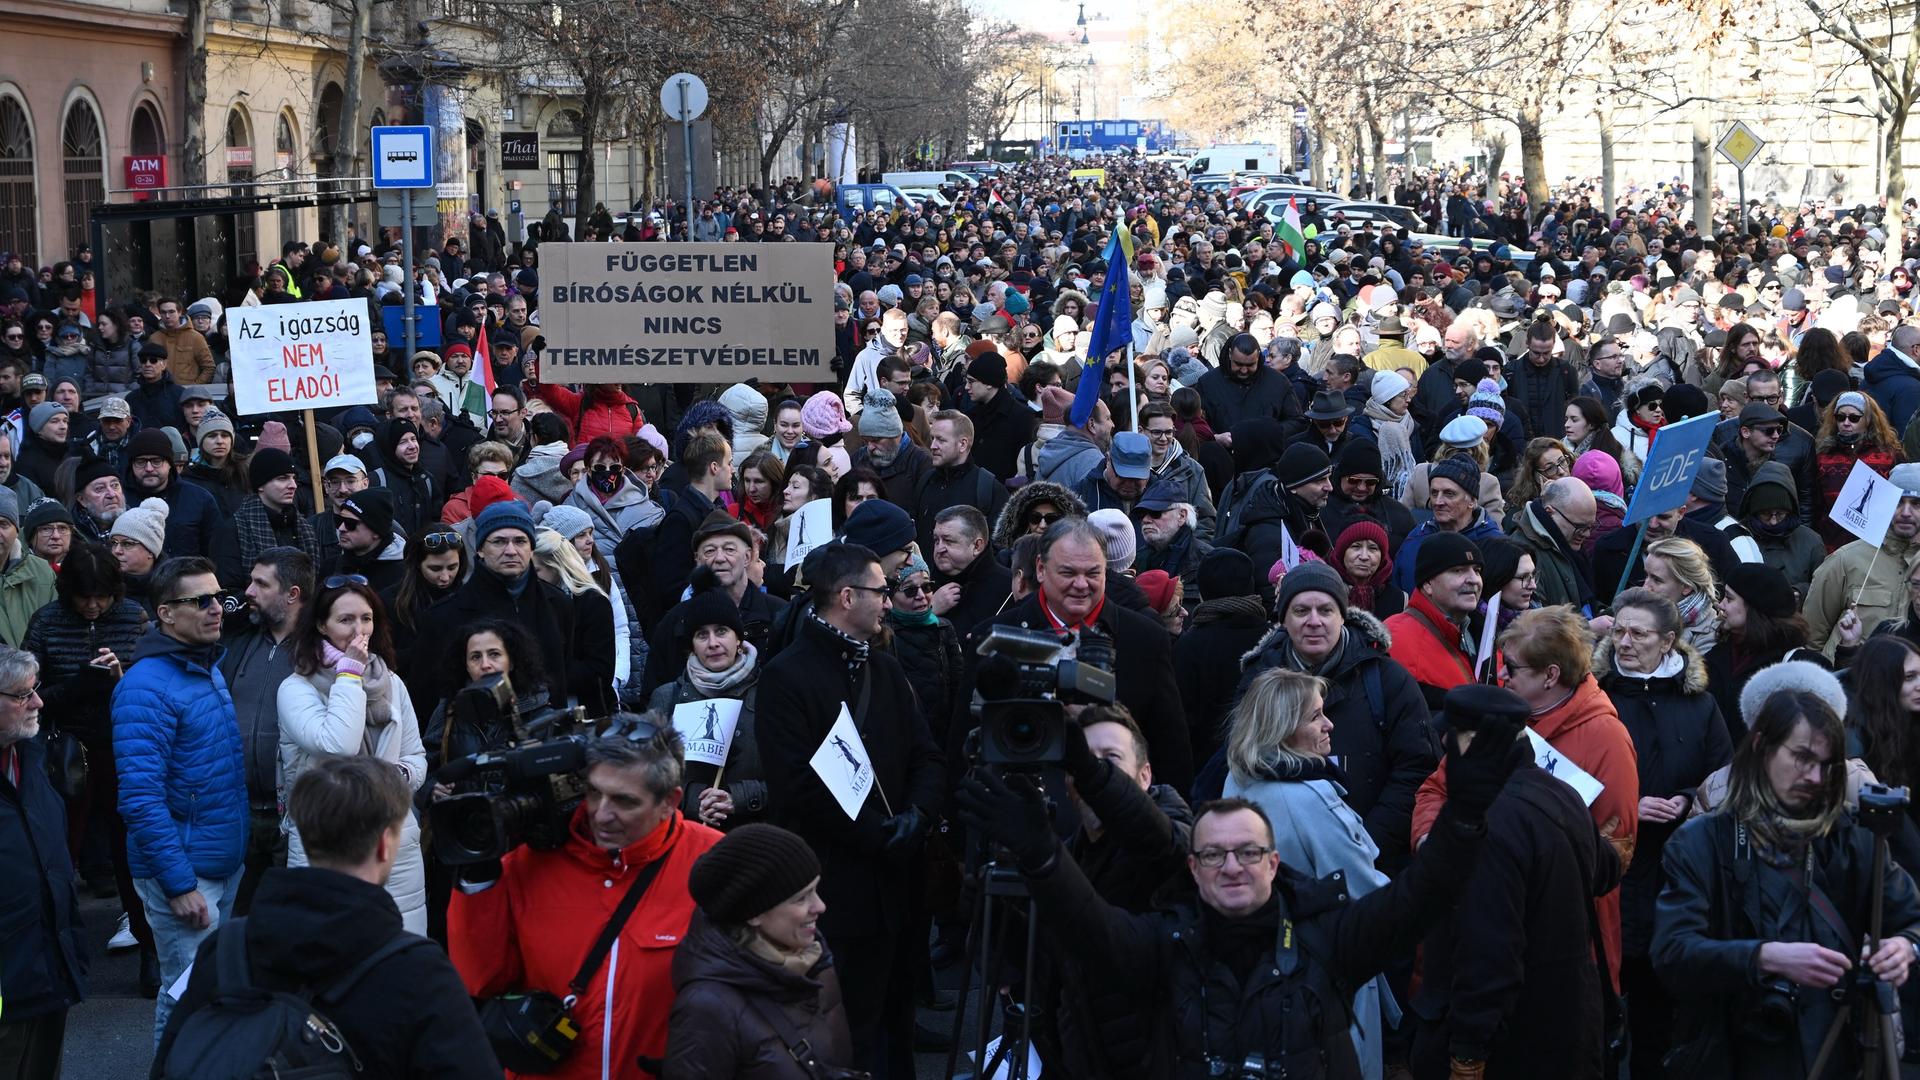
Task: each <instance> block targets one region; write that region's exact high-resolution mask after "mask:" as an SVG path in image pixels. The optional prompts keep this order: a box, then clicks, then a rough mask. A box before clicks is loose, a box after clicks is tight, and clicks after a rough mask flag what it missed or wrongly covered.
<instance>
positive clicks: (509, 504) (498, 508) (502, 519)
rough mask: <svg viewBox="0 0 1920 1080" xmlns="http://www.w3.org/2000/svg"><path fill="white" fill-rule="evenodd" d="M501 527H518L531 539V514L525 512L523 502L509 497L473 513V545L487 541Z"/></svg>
mask: <svg viewBox="0 0 1920 1080" xmlns="http://www.w3.org/2000/svg"><path fill="white" fill-rule="evenodd" d="M475 486H476V487H477V486H479V485H477V484H476V485H475ZM501 529H519V530H520V531H521V532H523V533H526V534H527V540H528V541H532V540H533V515H532V514H529V513H527V507H526V504H525V503H522V502H521V501H520V500H519V499H509V500H508V501H506V502H497V503H494V504H492V505H491V506H488V507H487V508H486V509H485V510H482V511H480V513H479V514H477V515H475V516H474V519H473V546H474V547H476V548H478V547H479V546H480V545H482V544H484V543H486V542H487V537H489V536H492V535H493V534H494V533H497V532H499V531H500V530H501Z"/></svg>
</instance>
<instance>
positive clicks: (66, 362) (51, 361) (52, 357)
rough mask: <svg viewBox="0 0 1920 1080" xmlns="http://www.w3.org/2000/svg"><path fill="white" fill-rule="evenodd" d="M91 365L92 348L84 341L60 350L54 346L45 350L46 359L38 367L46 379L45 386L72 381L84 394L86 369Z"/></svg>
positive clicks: (57, 346)
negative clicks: (64, 380) (63, 380)
mask: <svg viewBox="0 0 1920 1080" xmlns="http://www.w3.org/2000/svg"><path fill="white" fill-rule="evenodd" d="M92 364H93V347H92V346H90V345H88V344H87V343H86V339H84V338H82V339H81V340H79V341H77V342H75V343H74V344H72V345H70V346H67V347H66V348H61V347H60V346H59V345H54V346H53V347H51V348H49V349H48V350H47V357H46V359H45V360H44V361H42V363H41V365H40V374H42V375H45V376H46V377H47V386H48V387H52V386H53V385H54V384H56V383H58V382H60V381H61V380H62V379H72V380H73V383H74V385H75V386H78V387H79V388H80V390H81V393H82V394H85V392H86V386H87V369H88V368H89V367H91V366H92Z"/></svg>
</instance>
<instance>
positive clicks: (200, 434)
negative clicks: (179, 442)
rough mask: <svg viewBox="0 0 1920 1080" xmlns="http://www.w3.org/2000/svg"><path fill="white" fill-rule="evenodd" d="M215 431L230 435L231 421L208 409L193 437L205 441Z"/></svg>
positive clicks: (225, 416) (231, 431)
mask: <svg viewBox="0 0 1920 1080" xmlns="http://www.w3.org/2000/svg"><path fill="white" fill-rule="evenodd" d="M216 431H224V432H226V433H227V434H228V435H232V434H233V421H231V420H229V419H227V414H226V413H222V412H214V411H212V410H211V409H210V410H208V411H207V415H205V416H203V417H201V418H200V428H199V430H198V431H196V432H195V433H194V437H195V438H197V439H201V440H205V439H206V437H207V436H209V435H211V434H213V433H214V432H216ZM136 437H137V436H136Z"/></svg>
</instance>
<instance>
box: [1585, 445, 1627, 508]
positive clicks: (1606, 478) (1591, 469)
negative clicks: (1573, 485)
mask: <svg viewBox="0 0 1920 1080" xmlns="http://www.w3.org/2000/svg"><path fill="white" fill-rule="evenodd" d="M1573 475H1574V476H1575V477H1577V478H1579V479H1581V480H1584V481H1586V484H1587V486H1588V487H1590V488H1592V489H1593V490H1595V491H1611V492H1613V494H1614V495H1615V496H1616V497H1618V498H1622V499H1624V498H1626V497H1627V493H1626V487H1625V485H1623V484H1622V483H1621V482H1620V463H1619V462H1617V461H1615V460H1613V455H1612V454H1609V453H1607V452H1606V451H1604V450H1589V451H1587V452H1586V453H1584V454H1581V455H1580V459H1579V460H1578V461H1575V462H1574V463H1573Z"/></svg>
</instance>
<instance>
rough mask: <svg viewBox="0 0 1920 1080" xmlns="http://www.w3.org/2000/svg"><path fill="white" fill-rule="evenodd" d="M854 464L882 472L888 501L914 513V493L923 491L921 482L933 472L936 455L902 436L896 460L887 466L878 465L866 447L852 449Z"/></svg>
mask: <svg viewBox="0 0 1920 1080" xmlns="http://www.w3.org/2000/svg"><path fill="white" fill-rule="evenodd" d="M852 464H853V467H854V468H856V469H858V468H863V467H864V468H868V469H872V470H873V471H874V472H876V473H879V474H880V491H881V493H882V494H883V495H885V496H886V499H887V501H888V502H890V503H892V504H893V505H895V506H898V507H900V508H901V509H902V510H906V511H907V512H909V513H911V512H912V511H913V499H914V493H915V492H917V491H919V490H920V485H921V482H922V481H923V480H924V479H925V478H926V477H927V476H928V475H929V474H931V473H932V472H933V457H932V455H930V454H928V453H927V452H926V451H925V450H922V449H921V448H920V447H919V446H917V445H915V443H914V441H913V440H912V439H909V438H907V437H906V436H905V435H902V436H900V447H899V449H897V450H895V451H894V454H893V460H892V461H889V462H887V463H886V464H885V465H880V464H877V463H876V462H875V461H874V460H873V455H872V454H871V453H869V452H868V451H867V448H866V447H864V446H863V447H861V448H860V449H858V450H855V451H854V452H853V458H852Z"/></svg>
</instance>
